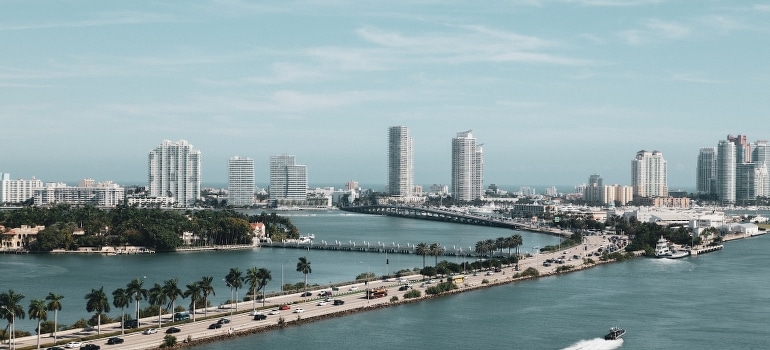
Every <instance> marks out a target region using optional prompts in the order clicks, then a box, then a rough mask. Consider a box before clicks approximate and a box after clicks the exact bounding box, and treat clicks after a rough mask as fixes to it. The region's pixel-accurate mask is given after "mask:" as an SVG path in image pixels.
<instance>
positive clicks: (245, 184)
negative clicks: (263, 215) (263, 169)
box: [227, 156, 254, 206]
mask: <svg viewBox="0 0 770 350" xmlns="http://www.w3.org/2000/svg"><path fill="white" fill-rule="evenodd" d="M227 202H228V203H229V204H230V205H234V206H249V205H252V204H254V160H253V159H251V158H244V157H237V156H236V157H232V158H230V160H229V161H228V162H227Z"/></svg>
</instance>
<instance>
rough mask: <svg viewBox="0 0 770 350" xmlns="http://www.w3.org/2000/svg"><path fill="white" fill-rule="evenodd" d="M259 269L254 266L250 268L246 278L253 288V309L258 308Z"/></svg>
mask: <svg viewBox="0 0 770 350" xmlns="http://www.w3.org/2000/svg"><path fill="white" fill-rule="evenodd" d="M258 273H259V269H258V268H257V267H256V266H254V267H252V268H250V269H248V270H246V278H245V279H244V280H245V281H246V283H248V284H249V288H250V289H251V308H252V310H257V285H259V276H258Z"/></svg>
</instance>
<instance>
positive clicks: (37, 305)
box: [27, 299, 48, 349]
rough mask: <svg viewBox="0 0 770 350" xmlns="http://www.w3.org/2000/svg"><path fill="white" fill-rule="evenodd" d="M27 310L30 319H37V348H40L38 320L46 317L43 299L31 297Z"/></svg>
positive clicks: (43, 319) (40, 320)
mask: <svg viewBox="0 0 770 350" xmlns="http://www.w3.org/2000/svg"><path fill="white" fill-rule="evenodd" d="M27 312H29V319H30V320H37V348H38V349H40V333H41V332H40V322H42V321H45V320H47V319H48V313H47V312H46V306H45V300H43V299H32V300H31V301H30V302H29V310H27Z"/></svg>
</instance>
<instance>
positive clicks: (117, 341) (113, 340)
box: [107, 337, 124, 345]
mask: <svg viewBox="0 0 770 350" xmlns="http://www.w3.org/2000/svg"><path fill="white" fill-rule="evenodd" d="M123 342H124V340H123V338H120V337H112V338H110V339H107V345H114V344H123Z"/></svg>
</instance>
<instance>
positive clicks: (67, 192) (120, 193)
mask: <svg viewBox="0 0 770 350" xmlns="http://www.w3.org/2000/svg"><path fill="white" fill-rule="evenodd" d="M78 184H79V185H82V186H67V184H64V183H61V182H50V183H46V184H45V185H43V187H40V188H36V189H35V191H34V195H33V198H34V201H35V205H36V206H50V205H54V204H70V205H93V206H95V207H100V208H114V207H116V206H118V205H121V204H123V201H124V199H125V189H124V188H123V187H122V186H120V185H118V184H116V183H113V182H112V181H105V182H98V183H97V182H95V181H93V179H85V180H81V181H80V182H79V183H78Z"/></svg>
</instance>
